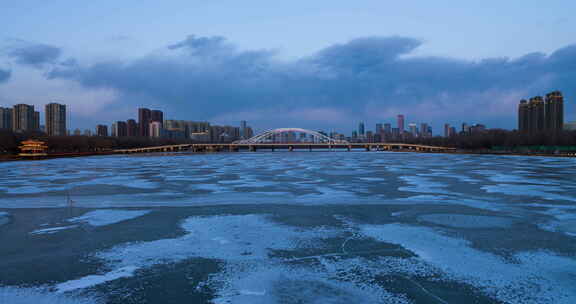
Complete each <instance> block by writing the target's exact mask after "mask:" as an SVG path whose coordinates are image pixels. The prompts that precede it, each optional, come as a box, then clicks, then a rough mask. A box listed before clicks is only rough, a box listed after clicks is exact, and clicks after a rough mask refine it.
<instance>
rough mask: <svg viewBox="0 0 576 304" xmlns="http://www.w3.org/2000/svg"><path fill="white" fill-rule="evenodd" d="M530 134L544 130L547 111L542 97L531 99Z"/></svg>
mask: <svg viewBox="0 0 576 304" xmlns="http://www.w3.org/2000/svg"><path fill="white" fill-rule="evenodd" d="M529 109H530V120H529V122H530V133H537V132H541V131H543V130H544V123H545V117H546V110H545V107H544V100H543V99H542V96H535V97H532V98H530V103H529Z"/></svg>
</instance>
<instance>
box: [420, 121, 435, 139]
mask: <svg viewBox="0 0 576 304" xmlns="http://www.w3.org/2000/svg"><path fill="white" fill-rule="evenodd" d="M429 128H430V127H429V126H428V124H427V123H425V122H423V123H420V137H424V138H426V137H432V133H431V132H430V133H429V132H428V131H429V130H428V129H429Z"/></svg>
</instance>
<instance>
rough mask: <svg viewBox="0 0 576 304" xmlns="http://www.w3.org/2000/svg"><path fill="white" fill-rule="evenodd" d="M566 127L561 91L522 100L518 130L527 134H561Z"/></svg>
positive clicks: (519, 106)
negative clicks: (544, 97)
mask: <svg viewBox="0 0 576 304" xmlns="http://www.w3.org/2000/svg"><path fill="white" fill-rule="evenodd" d="M563 125H564V97H563V96H562V93H561V92H560V91H554V92H551V93H548V94H546V99H545V100H544V99H542V97H541V96H535V97H532V98H530V100H529V101H526V100H525V99H522V100H520V104H519V105H518V130H519V131H520V132H522V133H526V134H534V133H538V132H547V133H550V132H560V131H562V129H563Z"/></svg>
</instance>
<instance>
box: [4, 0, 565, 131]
mask: <svg viewBox="0 0 576 304" xmlns="http://www.w3.org/2000/svg"><path fill="white" fill-rule="evenodd" d="M65 3H66V4H65ZM320 3H323V4H320ZM415 3H418V4H399V3H394V4H384V3H378V2H376V1H368V3H366V5H365V7H364V8H363V9H361V10H360V9H359V8H356V7H354V6H353V5H351V4H340V3H339V4H335V3H331V5H330V6H329V8H328V6H326V5H327V3H325V2H323V1H320V2H318V3H315V4H307V5H305V6H310V7H309V9H310V10H311V12H315V13H318V12H320V11H324V10H327V12H328V13H327V14H321V15H319V16H318V14H315V15H317V17H316V18H318V21H334V19H335V18H336V19H337V18H338V16H342V14H344V15H346V14H347V13H348V15H346V16H348V17H349V18H352V20H357V21H360V20H362V19H366V20H370V24H371V26H368V25H363V24H362V23H361V22H357V23H354V22H352V23H351V25H349V27H350V30H351V31H341V32H340V31H335V30H334V29H323V28H322V27H318V28H310V29H309V31H306V32H307V33H309V36H303V35H301V34H300V32H301V31H300V32H298V33H299V35H294V33H292V34H291V33H290V31H286V30H282V31H279V32H281V33H282V35H277V38H276V39H269V38H270V37H267V36H266V37H264V36H262V35H269V34H270V33H268V31H261V28H260V26H262V24H266V23H267V22H269V20H267V19H260V20H252V19H251V18H246V17H245V16H242V15H235V13H236V10H235V9H239V10H240V11H243V12H246V10H245V8H242V7H237V5H235V4H230V6H229V7H228V10H216V7H213V6H210V5H194V4H190V3H184V2H181V3H178V5H179V6H180V7H179V10H181V11H182V12H191V11H194V12H196V11H197V10H200V11H205V12H206V17H204V18H192V19H193V20H190V18H187V19H186V18H184V19H182V18H183V17H182V16H179V17H174V18H177V19H178V20H179V21H180V23H179V24H180V25H181V27H175V26H173V25H171V24H173V22H161V26H160V24H157V25H158V26H159V27H161V29H160V28H159V30H160V31H162V33H164V34H165V35H164V36H163V37H158V36H157V34H154V35H148V36H146V35H144V32H138V31H131V30H134V29H133V28H131V27H130V26H129V24H128V23H127V22H126V21H125V20H122V19H121V18H119V16H120V15H121V13H120V12H118V14H116V13H115V11H114V10H106V11H108V12H111V13H110V14H109V18H107V20H99V19H98V18H96V16H97V12H98V11H101V10H105V8H107V7H109V6H110V5H111V2H109V1H102V2H99V4H98V5H94V6H93V7H91V9H90V10H86V8H84V7H83V6H81V5H78V4H76V3H73V2H67V1H63V2H61V3H58V4H50V5H48V4H39V5H40V6H42V7H43V8H44V9H43V10H37V11H38V12H35V13H34V14H36V15H37V17H38V20H42V19H45V17H46V16H48V15H45V14H48V13H49V12H50V11H52V10H55V9H56V8H57V7H62V6H66V5H67V6H69V8H70V9H71V10H77V11H82V13H83V14H86V16H87V18H88V19H89V20H92V22H93V25H94V26H96V25H97V27H98V28H99V29H102V30H99V31H96V30H95V28H92V29H86V30H85V32H83V33H84V34H85V35H84V36H81V35H79V34H76V33H68V32H69V31H68V29H69V28H84V27H83V25H84V22H85V20H78V19H75V18H74V17H73V16H63V17H62V18H60V19H59V20H58V22H54V23H50V24H47V25H46V28H45V29H43V30H42V31H27V30H25V29H27V28H28V26H29V25H28V23H23V22H22V21H20V20H19V19H14V17H13V16H18V14H19V13H21V12H23V11H27V6H26V5H21V4H13V5H10V6H7V7H5V10H4V11H8V12H11V13H10V14H7V15H9V16H8V19H10V20H11V27H10V28H8V29H7V32H6V33H5V34H3V36H0V104H3V105H5V106H11V105H14V104H20V103H24V104H32V105H35V106H36V108H41V107H42V106H43V104H44V103H45V101H47V100H57V101H58V102H60V103H63V104H67V105H68V109H67V110H68V114H69V115H70V116H71V117H72V118H73V119H72V120H71V122H70V128H71V129H75V128H82V129H84V128H88V127H91V128H92V127H93V126H94V125H96V124H99V123H102V122H105V123H108V124H111V123H113V122H114V121H118V120H121V119H123V117H126V116H128V115H131V113H132V109H133V108H136V107H145V108H158V109H162V111H163V112H164V113H166V114H167V115H168V116H171V117H172V118H174V119H177V120H196V121H200V120H208V121H212V122H214V123H217V124H222V125H226V124H237V122H238V121H242V120H249V121H251V122H252V123H253V124H254V125H255V126H259V129H261V130H264V129H270V128H275V127H289V126H300V127H306V128H308V129H314V130H318V129H324V130H330V129H334V128H341V130H342V131H352V130H355V129H356V125H357V123H358V121H364V122H365V123H366V125H367V126H373V125H374V124H376V123H384V122H385V123H392V124H393V125H395V122H394V121H393V119H394V118H393V117H395V116H396V115H398V114H399V113H402V114H404V115H405V116H406V118H407V119H406V122H405V123H406V124H408V123H412V122H426V123H428V124H429V125H430V126H432V128H433V130H434V132H435V134H436V135H439V134H441V133H442V132H439V130H442V128H443V125H444V124H445V123H449V124H451V125H459V124H460V123H462V122H463V121H477V122H480V123H483V124H486V125H489V126H491V127H495V128H505V129H514V128H515V127H516V123H515V120H514V118H515V115H514V111H515V109H516V105H517V102H518V100H520V99H521V98H522V97H524V96H535V95H544V94H545V93H546V92H549V91H551V90H561V91H562V92H563V94H564V96H565V99H566V100H568V101H570V100H574V98H576V88H574V86H573V84H572V79H573V73H574V71H573V69H572V68H571V63H572V62H574V60H576V44H574V43H575V42H576V41H574V40H573V38H572V37H575V36H576V35H574V34H575V31H576V30H574V29H576V26H572V27H571V26H568V25H570V24H572V23H574V22H575V21H574V20H573V18H571V16H570V14H569V13H568V11H569V10H567V9H566V8H565V7H564V6H565V4H563V5H561V7H562V8H563V9H562V10H559V9H558V6H559V5H558V4H554V3H552V4H547V5H546V6H542V5H538V4H536V3H531V2H530V3H527V2H526V1H523V2H520V1H510V2H507V3H496V2H494V3H493V4H492V6H493V9H496V10H497V11H505V12H507V14H506V15H507V17H506V18H500V17H498V18H496V17H495V16H493V14H492V13H493V12H492V11H491V9H487V8H485V7H484V6H482V7H475V6H474V5H467V6H466V7H461V6H458V5H455V4H433V5H432V4H429V3H427V2H423V1H420V2H415ZM570 5H574V6H576V4H570ZM282 6H286V7H285V8H286V10H284V11H283V10H278V9H275V8H273V7H270V6H268V5H265V4H264V3H261V6H258V7H257V8H255V9H257V10H258V11H260V12H263V13H266V14H265V15H266V16H270V17H273V16H279V17H280V16H281V17H284V18H289V19H294V20H296V19H298V18H303V17H301V16H299V14H297V12H301V11H300V10H302V9H303V7H298V6H294V5H288V4H283V5H282ZM135 9H136V10H137V11H138V12H140V13H141V15H140V17H138V15H136V17H130V18H132V21H133V23H134V24H143V23H145V22H142V21H143V20H147V19H141V18H144V16H149V15H150V14H153V13H155V12H156V11H158V10H164V9H169V7H168V6H162V7H159V5H158V4H152V3H147V4H142V5H140V6H138V8H135ZM397 9H403V10H402V11H403V12H404V13H405V14H408V16H409V17H411V18H412V19H410V18H407V19H406V18H405V20H397V19H394V16H393V14H392V13H390V12H393V11H395V10H397ZM353 12H354V13H360V12H361V13H362V14H363V15H362V16H363V18H359V17H358V16H354V13H353ZM211 14H212V15H213V16H220V15H225V16H229V17H231V18H235V19H234V20H237V21H238V20H242V21H244V22H242V24H243V26H252V27H253V28H259V29H260V31H253V30H252V31H238V30H237V29H236V27H238V26H237V24H236V22H222V20H220V22H214V21H212V19H211V18H208V17H207V16H210V15H211ZM214 14H216V15H214ZM510 14H512V15H514V16H517V17H519V16H536V15H537V16H539V17H538V18H542V20H543V22H541V23H542V24H543V25H542V26H539V27H538V28H537V29H536V28H533V27H534V23H533V22H528V20H530V19H531V18H510ZM476 15H482V16H485V17H486V16H490V19H491V20H493V22H491V23H490V24H486V23H485V22H479V20H477V19H475V18H474V17H475V16H476ZM131 16H133V14H131ZM382 16H388V17H389V18H382ZM442 17H443V18H442ZM167 18H168V17H166V16H159V19H158V20H164V21H170V20H169V19H167ZM462 18H464V19H466V18H467V20H468V21H469V22H465V23H463V24H460V23H459V26H458V29H459V31H456V32H455V31H445V30H442V31H438V29H436V30H434V26H436V25H437V24H436V22H434V21H435V20H439V19H441V20H442V22H441V23H442V24H449V23H451V22H454V21H456V20H462ZM494 18H496V20H494ZM12 19H14V20H12ZM272 19H274V18H272ZM410 20H422V23H421V24H414V23H411V22H410ZM482 20H484V19H482ZM214 23H218V24H219V25H220V26H219V27H216V28H214V29H210V30H209V29H208V28H212V25H213V24H214ZM319 23H322V22H319ZM332 23H333V22H332ZM337 24H340V23H339V22H338V23H337ZM112 25H114V26H112ZM192 25H195V26H192ZM233 25H234V26H233ZM278 26H279V25H278V24H276V25H274V24H272V25H270V27H269V28H268V30H269V31H272V29H278ZM294 26H302V25H301V24H298V23H294ZM482 27H484V28H482ZM491 27H498V29H499V30H498V31H495V30H492V31H489V32H490V34H489V35H487V34H486V35H479V33H481V32H483V31H486V32H485V33H488V30H487V28H491ZM519 28H521V29H527V28H533V31H532V33H531V34H530V35H526V34H522V35H518V29H519ZM48 29H50V31H48ZM352 29H353V30H352ZM343 30H344V29H343ZM65 32H66V33H68V34H69V35H60V34H58V33H65ZM448 32H449V33H448ZM146 33H149V32H146ZM154 33H156V31H154ZM326 33H330V36H329V37H328V36H325V35H324V34H326ZM64 36H66V37H68V38H70V39H62V38H61V37H64ZM535 36H536V37H538V39H534V37H535ZM467 37H475V38H474V39H467V40H465V38H467ZM92 38H94V39H92ZM265 38H266V39H265ZM279 38H282V39H279ZM93 40H94V41H93ZM96 40H97V41H98V42H97V41H96ZM313 40H314V42H313ZM502 41H505V42H506V43H505V44H503V43H499V42H502ZM512 41H513V42H514V43H512ZM462 42H466V43H462ZM474 45H476V47H474ZM90 46H92V47H90ZM478 46H482V47H478ZM478 109H483V111H478ZM574 120H576V113H575V105H574V103H570V102H568V103H567V106H566V121H574Z"/></svg>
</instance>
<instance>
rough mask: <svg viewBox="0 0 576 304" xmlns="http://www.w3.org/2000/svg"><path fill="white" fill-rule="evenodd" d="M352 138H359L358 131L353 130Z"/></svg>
mask: <svg viewBox="0 0 576 304" xmlns="http://www.w3.org/2000/svg"><path fill="white" fill-rule="evenodd" d="M352 139H353V140H357V139H358V131H352Z"/></svg>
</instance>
